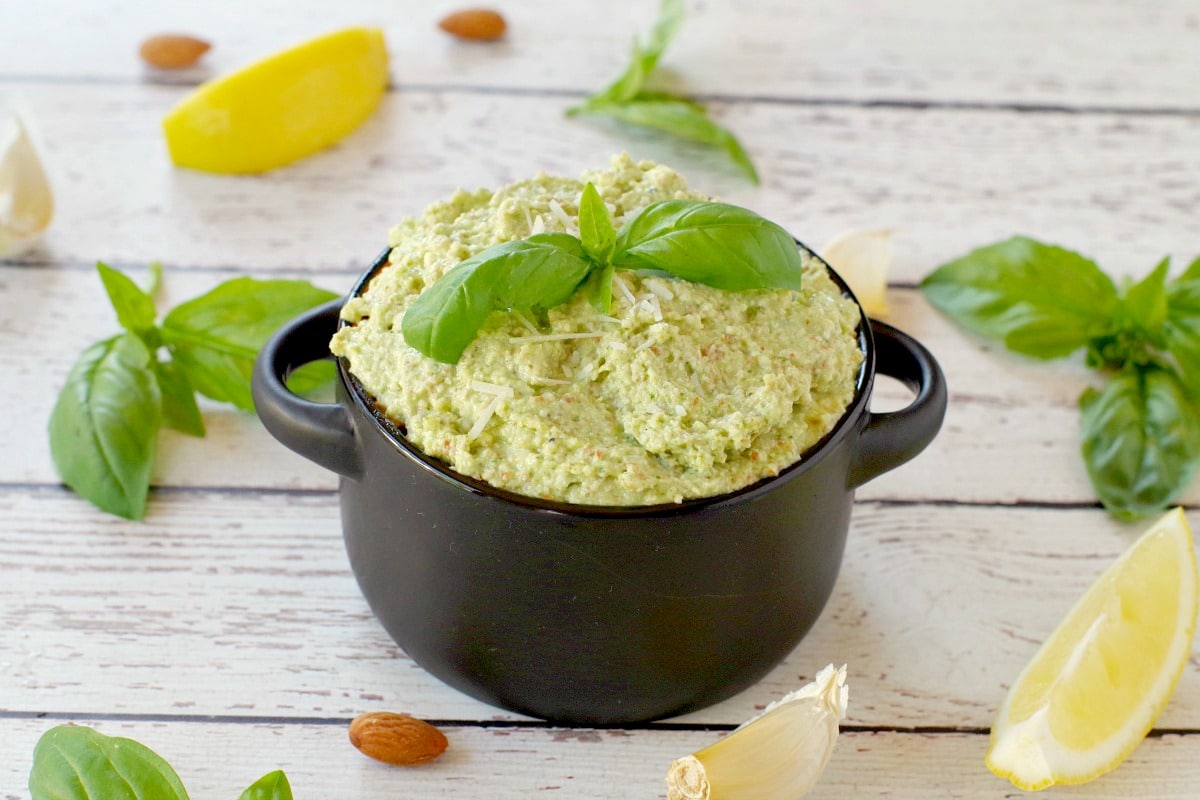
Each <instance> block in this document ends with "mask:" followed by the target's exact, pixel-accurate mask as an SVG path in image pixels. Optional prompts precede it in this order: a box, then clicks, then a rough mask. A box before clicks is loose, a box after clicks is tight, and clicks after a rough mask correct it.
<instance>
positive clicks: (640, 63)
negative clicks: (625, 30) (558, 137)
mask: <svg viewBox="0 0 1200 800" xmlns="http://www.w3.org/2000/svg"><path fill="white" fill-rule="evenodd" d="M683 17H684V8H683V0H662V3H661V4H660V5H659V9H658V20H657V21H656V22H655V24H654V28H653V30H651V32H650V39H649V41H647V42H646V44H645V45H642V44H639V43H638V41H637V40H636V39H635V40H634V42H633V53H632V56H631V57H630V59H629V65H628V66H626V67H625V71H624V72H622V73H621V75H620V76H619V77H618V78H617V79H616V80H615V81H613V82H612V83H611V84H609V85H608V86H607V87H606V88H605V89H603V90H602V91H600V92H597V93H596V94H594V95H592V96H591V97H590V98H588V100H586V101H584V104H583V105H582V106H577V107H575V108H572V109H568V111H567V114H568V115H574V114H577V113H579V112H580V111H584V110H587V108H588V107H589V106H590V105H591V104H592V103H594V102H613V103H625V102H628V101H630V100H632V99H633V98H634V97H635V96H637V95H638V93H640V92H641V91H642V87H644V86H645V84H646V79H647V78H648V77H649V76H650V73H651V72H653V71H654V69H655V68H656V67H657V66H658V61H659V59H660V58H662V54H663V52H664V51H666V49H667V45H669V44H670V43H671V40H672V39H674V38H675V35H676V34H677V33H678V32H679V28H680V26H682V25H683Z"/></svg>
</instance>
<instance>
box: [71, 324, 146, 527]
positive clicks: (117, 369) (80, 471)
mask: <svg viewBox="0 0 1200 800" xmlns="http://www.w3.org/2000/svg"><path fill="white" fill-rule="evenodd" d="M153 359H154V356H153V354H152V353H151V352H150V350H149V349H148V348H147V347H146V345H145V343H144V342H143V341H142V340H141V339H140V338H139V337H138V336H137V335H136V334H133V333H123V334H121V335H119V336H114V337H113V338H111V339H106V340H105V341H103V342H97V343H96V344H94V345H92V346H91V347H89V348H88V349H87V350H85V351H84V352H83V355H81V356H80V357H79V360H78V361H76V362H75V365H74V366H73V367H72V368H71V372H70V374H69V375H68V376H67V381H66V385H64V386H63V388H62V391H61V392H59V395H58V401H57V403H55V406H54V410H53V412H51V414H50V431H49V432H50V455H51V457H52V458H53V459H54V465H55V467H56V468H57V469H58V474H59V476H61V477H62V479H63V482H64V483H66V484H67V486H69V487H70V488H71V489H73V490H74V491H75V492H76V493H78V494H79V495H80V496H81V497H83V498H85V499H87V500H90V501H91V502H92V503H94V504H95V505H97V506H99V507H100V508H101V509H103V510H104V511H108V512H110V513H112V514H117V515H119V516H122V517H125V518H127V519H141V518H142V516H143V515H144V514H145V512H146V496H147V494H148V492H149V487H150V473H151V469H152V468H153V465H154V446H155V443H156V441H157V440H158V430H159V427H160V425H161V415H162V397H161V393H160V390H159V386H158V381H157V380H156V378H155V372H154V365H153Z"/></svg>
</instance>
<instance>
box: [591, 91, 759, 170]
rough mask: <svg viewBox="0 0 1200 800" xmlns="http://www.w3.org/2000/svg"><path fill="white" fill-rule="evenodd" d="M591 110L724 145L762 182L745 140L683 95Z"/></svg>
mask: <svg viewBox="0 0 1200 800" xmlns="http://www.w3.org/2000/svg"><path fill="white" fill-rule="evenodd" d="M588 110H589V111H591V112H592V113H595V114H604V115H606V116H609V117H612V118H613V119H617V120H620V121H621V122H626V123H629V124H632V125H641V126H643V127H646V128H654V129H656V130H660V131H666V132H667V133H671V134H674V135H676V136H679V137H681V138H683V139H688V140H691V141H693V142H699V143H701V144H708V145H714V146H716V147H721V148H724V150H725V152H726V154H727V155H728V156H729V158H730V159H731V160H732V161H733V163H734V164H736V165H737V167H738V169H740V170H741V171H742V172H743V173H744V174H745V175H746V177H747V178H749V179H750V180H751V181H752V182H753V183H758V182H759V179H758V170H757V169H756V168H755V167H754V162H753V161H751V160H750V155H749V154H748V153H747V152H746V150H745V148H743V147H742V144H741V142H739V141H738V140H737V137H736V136H734V135H733V133H731V132H730V131H729V130H728V129H726V128H723V127H721V126H720V125H718V124H717V123H716V122H713V120H712V119H711V118H709V116H708V112H707V111H705V110H704V109H703V108H702V107H698V106H697V105H696V104H694V103H691V102H687V101H684V100H679V99H655V100H643V99H640V98H639V99H635V100H632V101H630V102H628V103H598V104H596V105H593V106H589V109H588Z"/></svg>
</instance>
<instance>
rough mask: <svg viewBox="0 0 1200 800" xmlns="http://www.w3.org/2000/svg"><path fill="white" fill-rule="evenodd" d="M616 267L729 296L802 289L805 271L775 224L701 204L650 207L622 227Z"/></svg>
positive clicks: (793, 243)
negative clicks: (653, 272) (660, 274)
mask: <svg viewBox="0 0 1200 800" xmlns="http://www.w3.org/2000/svg"><path fill="white" fill-rule="evenodd" d="M613 263H614V264H615V265H616V266H617V267H623V268H628V269H657V270H662V271H664V272H668V273H670V274H672V275H675V276H677V277H680V278H683V279H684V280H689V281H693V282H695V283H703V284H707V285H708V286H714V287H716V288H718V289H726V290H728V291H744V290H747V289H799V288H800V278H801V270H802V268H803V266H804V261H803V259H802V258H801V256H800V251H799V248H798V247H797V245H796V240H795V239H793V238H792V236H791V235H790V234H789V233H788V232H787V231H785V230H784V229H783V228H781V227H780V226H778V225H776V224H775V223H774V222H771V221H769V220H766V219H764V218H762V217H760V216H759V215H758V214H755V213H754V212H753V211H749V210H747V209H744V208H740V207H738V206H731V205H727V204H725V203H710V202H705V201H701V200H665V201H663V202H660V203H654V204H653V205H650V206H647V207H646V208H645V209H643V210H642V211H641V212H640V213H638V214H637V216H635V217H634V218H633V219H631V220H629V221H628V222H626V223H625V224H624V225H622V226H621V230H620V231H619V232H618V233H617V246H616V252H615V253H614V255H613Z"/></svg>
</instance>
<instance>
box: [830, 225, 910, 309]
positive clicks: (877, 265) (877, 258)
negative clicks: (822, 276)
mask: <svg viewBox="0 0 1200 800" xmlns="http://www.w3.org/2000/svg"><path fill="white" fill-rule="evenodd" d="M821 258H823V259H825V262H826V263H827V264H829V265H830V266H831V267H833V269H834V271H835V272H837V274H838V275H841V276H842V278H843V279H844V280H845V281H846V283H848V284H849V285H850V290H851V291H852V292H854V296H855V297H857V298H858V302H859V303H861V304H862V307H863V309H864V310H865V311H866V312H867V314H868V315H870V316H886V315H887V313H888V304H887V280H888V271H889V270H890V269H891V267H892V232H891V231H890V230H856V231H846V232H845V233H842V234H840V235H838V236H835V237H834V238H833V239H832V240H831V241H830V242H829V243H828V244H826V245H825V247H824V248H822V249H821Z"/></svg>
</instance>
